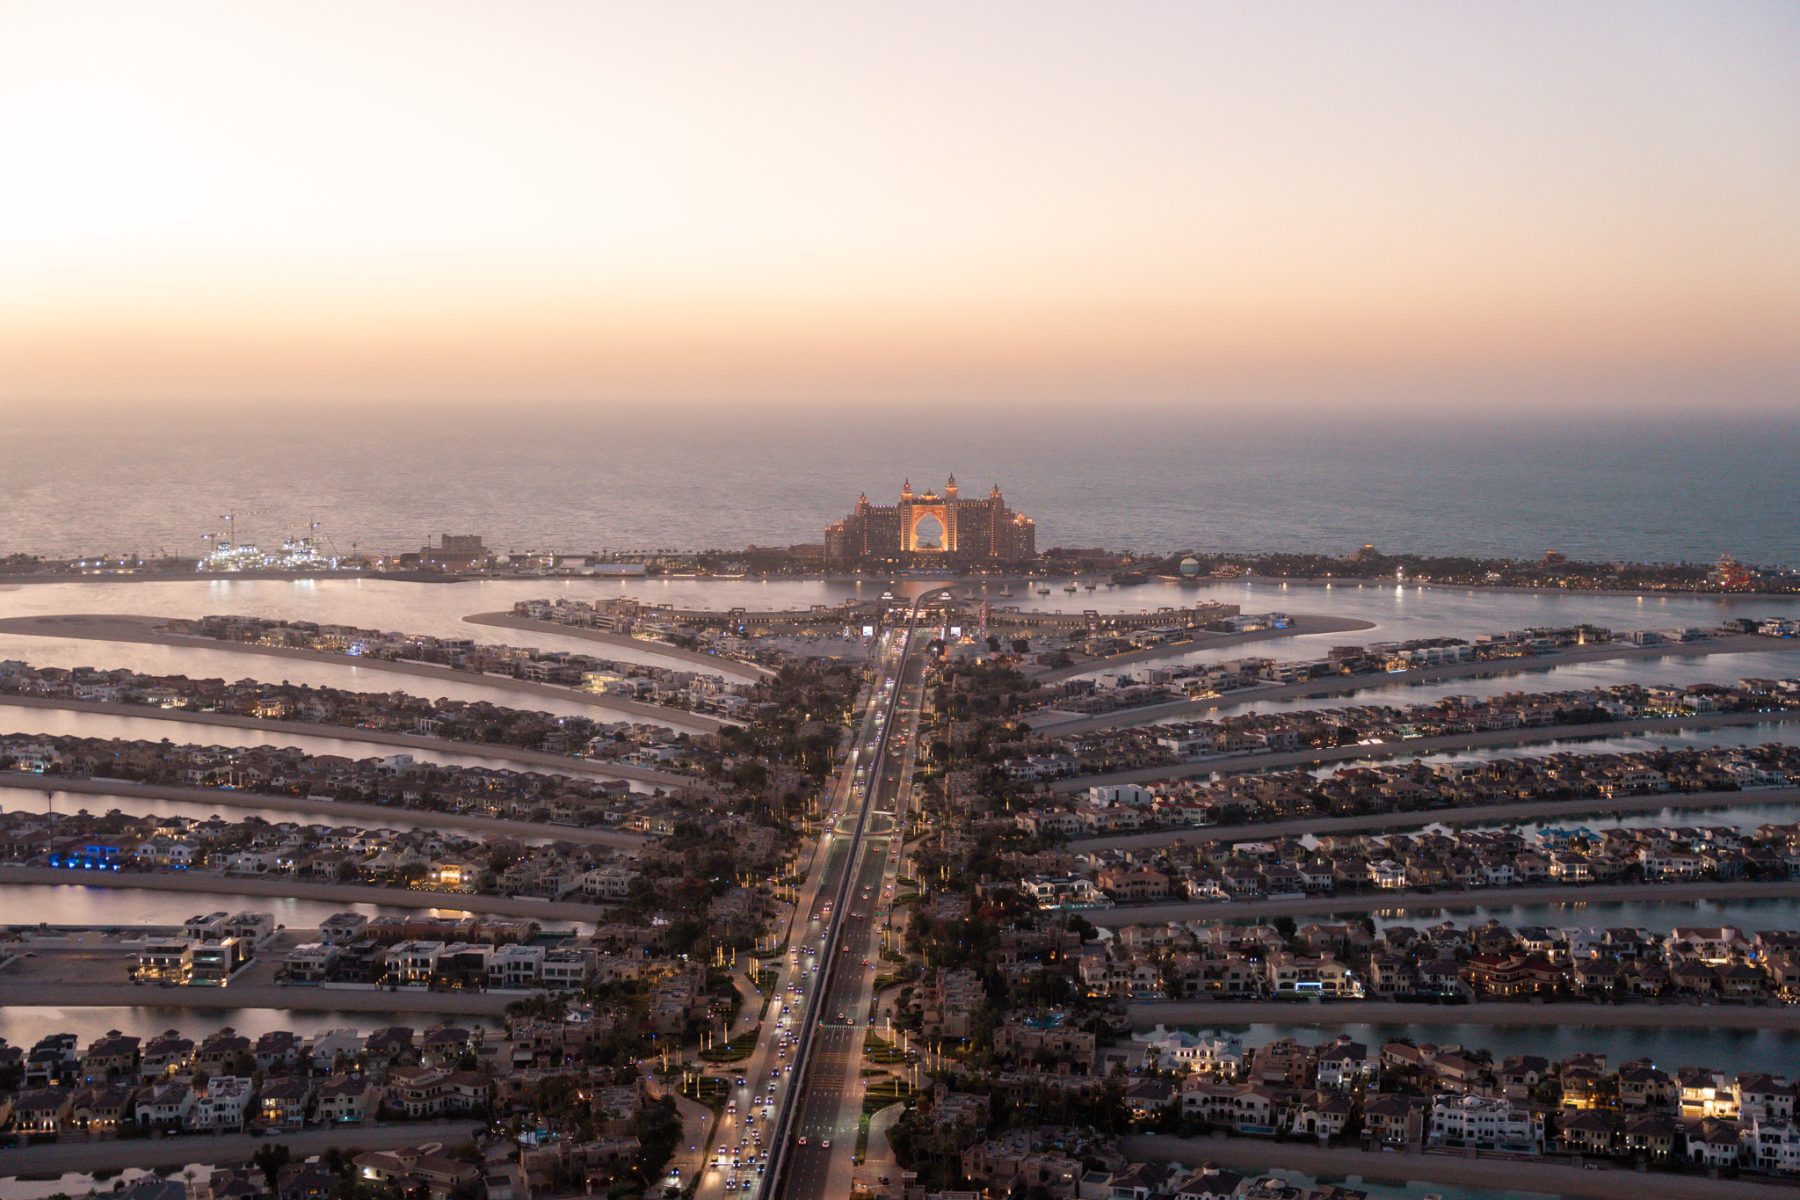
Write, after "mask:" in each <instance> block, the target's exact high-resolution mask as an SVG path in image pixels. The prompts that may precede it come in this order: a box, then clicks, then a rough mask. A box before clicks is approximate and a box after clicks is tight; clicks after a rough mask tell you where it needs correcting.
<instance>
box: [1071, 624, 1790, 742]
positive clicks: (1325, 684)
mask: <svg viewBox="0 0 1800 1200" xmlns="http://www.w3.org/2000/svg"><path fill="white" fill-rule="evenodd" d="M1772 650H1800V639H1796V638H1766V637H1757V636H1755V635H1752V634H1745V635H1743V636H1739V637H1725V638H1714V639H1712V640H1710V641H1705V642H1686V643H1682V644H1679V645H1668V646H1629V645H1626V646H1621V645H1612V644H1608V645H1605V646H1591V647H1584V648H1580V649H1575V650H1568V651H1564V652H1562V653H1560V654H1544V655H1536V656H1533V657H1531V658H1504V659H1495V660H1493V661H1490V662H1478V663H1453V664H1451V665H1449V666H1444V667H1427V668H1425V669H1423V670H1419V671H1403V672H1401V673H1399V674H1396V675H1378V674H1370V675H1341V676H1338V677H1337V678H1335V679H1317V680H1312V681H1310V682H1307V683H1282V684H1274V685H1271V686H1269V687H1261V688H1244V689H1242V690H1240V691H1235V692H1230V693H1228V694H1226V695H1223V696H1207V697H1205V698H1204V699H1200V700H1174V701H1170V702H1169V703H1167V704H1149V705H1143V706H1141V707H1138V708H1129V709H1120V710H1119V711H1118V712H1110V713H1100V714H1098V715H1096V716H1092V717H1082V718H1080V719H1078V720H1073V721H1065V722H1062V723H1061V724H1055V725H1045V726H1044V727H1043V731H1044V732H1045V733H1055V734H1064V733H1091V732H1093V731H1094V730H1096V729H1119V728H1122V727H1125V726H1129V725H1150V724H1154V723H1155V722H1157V721H1167V720H1172V719H1174V718H1176V717H1186V716H1192V715H1194V714H1196V713H1203V712H1212V711H1214V710H1216V709H1221V708H1231V707H1235V706H1236V705H1239V704H1250V703H1252V702H1259V701H1263V700H1298V699H1304V698H1306V697H1309V696H1337V695H1346V696H1347V695H1351V694H1357V695H1358V696H1359V699H1358V701H1357V702H1358V703H1361V704H1379V703H1382V701H1381V700H1380V699H1379V698H1377V697H1367V696H1362V695H1361V693H1364V692H1369V691H1375V690H1379V689H1382V688H1390V687H1406V686H1410V685H1412V684H1419V683H1437V682H1440V681H1442V680H1446V679H1471V678H1476V677H1487V676H1498V675H1522V674H1526V673H1528V672H1533V671H1549V670H1552V669H1554V668H1556V667H1563V666H1569V665H1571V664H1574V663H1589V662H1605V661H1608V660H1611V659H1624V658H1695V657H1699V656H1702V655H1709V654H1754V653H1759V652H1766V651H1772ZM1042 680H1043V681H1048V680H1049V676H1044V677H1042Z"/></svg>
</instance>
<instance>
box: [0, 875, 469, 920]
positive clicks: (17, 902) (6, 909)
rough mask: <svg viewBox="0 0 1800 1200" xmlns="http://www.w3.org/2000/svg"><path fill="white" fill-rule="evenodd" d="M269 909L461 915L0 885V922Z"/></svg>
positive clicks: (296, 916) (279, 914)
mask: <svg viewBox="0 0 1800 1200" xmlns="http://www.w3.org/2000/svg"><path fill="white" fill-rule="evenodd" d="M219 909H224V910H225V911H226V912H241V911H243V910H245V909H249V910H250V911H252V912H266V913H271V914H273V916H274V917H275V923H276V924H277V925H285V926H287V927H288V928H290V929H306V928H313V929H316V928H317V927H318V925H319V922H321V921H323V920H325V919H326V918H328V917H330V916H331V915H332V914H333V913H340V912H345V911H349V912H359V913H362V914H363V915H365V916H371V917H373V916H378V915H395V916H407V915H409V914H413V913H418V912H424V911H429V912H434V913H437V914H439V915H444V916H465V915H467V914H465V913H463V912H462V911H461V910H460V909H449V908H440V909H429V910H426V909H415V908H394V907H390V906H388V905H385V904H334V903H332V902H331V901H329V900H295V899H291V898H288V897H275V896H243V895H237V894H234V893H231V892H154V891H137V890H133V889H131V888H112V887H88V886H85V885H83V884H79V883H31V884H16V885H8V886H6V887H0V924H5V925H28V924H35V923H37V922H39V921H43V922H47V923H48V924H51V925H95V926H113V927H118V928H131V927H135V926H143V925H179V924H181V923H182V922H183V921H185V920H187V919H188V918H189V917H191V916H193V915H194V914H195V913H208V912H216V911H218V910H219Z"/></svg>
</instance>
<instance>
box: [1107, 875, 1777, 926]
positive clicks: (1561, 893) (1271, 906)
mask: <svg viewBox="0 0 1800 1200" xmlns="http://www.w3.org/2000/svg"><path fill="white" fill-rule="evenodd" d="M1796 898H1800V879H1772V880H1767V881H1760V880H1759V881H1750V880H1724V881H1718V880H1699V881H1696V882H1692V883H1687V882H1680V883H1593V884H1550V885H1541V884H1534V885H1532V886H1530V887H1504V888H1469V889H1464V890H1458V891H1441V892H1418V891H1395V892H1353V893H1350V894H1348V895H1342V896H1304V897H1301V898H1298V899H1294V900H1177V901H1174V902H1172V903H1171V902H1168V901H1163V902H1159V903H1153V904H1121V905H1115V906H1114V907H1112V908H1093V909H1081V910H1079V913H1080V916H1081V917H1082V918H1083V919H1084V920H1086V921H1087V922H1088V923H1089V924H1090V925H1094V926H1096V927H1098V928H1102V929H1118V928H1120V927H1122V926H1125V925H1169V924H1174V923H1176V922H1180V921H1212V920H1219V921H1227V920H1232V919H1235V918H1239V917H1302V916H1317V915H1335V914H1338V913H1367V912H1384V911H1388V910H1392V911H1394V912H1412V911H1422V912H1432V911H1436V910H1440V909H1441V910H1443V911H1446V912H1453V911H1457V910H1475V909H1483V908H1511V907H1515V906H1517V905H1523V904H1565V905H1566V904H1625V903H1631V902H1633V901H1638V902H1643V903H1650V904H1669V905H1678V904H1691V903H1693V902H1694V901H1696V900H1792V899H1796Z"/></svg>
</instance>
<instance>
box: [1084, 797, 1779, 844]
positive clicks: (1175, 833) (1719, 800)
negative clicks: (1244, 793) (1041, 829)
mask: <svg viewBox="0 0 1800 1200" xmlns="http://www.w3.org/2000/svg"><path fill="white" fill-rule="evenodd" d="M1789 801H1792V802H1796V803H1800V788H1759V789H1757V790H1755V791H1736V792H1656V793H1653V794H1651V795H1648V796H1623V797H1619V796H1615V797H1612V798H1610V799H1609V798H1607V797H1604V796H1587V797H1583V798H1582V799H1580V800H1529V801H1523V802H1521V803H1518V804H1495V805H1478V806H1472V807H1465V808H1445V809H1431V810H1426V811H1423V812H1387V813H1368V814H1366V815H1363V816H1356V817H1297V818H1295V819H1293V820H1290V821H1266V822H1263V823H1261V824H1249V825H1189V826H1184V827H1182V828H1180V829H1159V830H1157V831H1155V832H1154V833H1116V834H1102V835H1100V836H1098V837H1085V838H1073V839H1071V840H1070V841H1069V844H1068V849H1069V850H1071V851H1072V852H1074V853H1077V854H1079V853H1081V852H1082V851H1086V850H1144V849H1148V848H1149V847H1151V846H1173V845H1176V844H1178V843H1186V844H1188V845H1201V844H1204V843H1210V842H1235V841H1242V840H1244V839H1247V838H1274V837H1299V836H1302V835H1305V834H1309V833H1310V834H1315V835H1317V834H1327V833H1366V832H1369V831H1371V830H1386V829H1409V828H1417V827H1419V826H1423V825H1486V824H1490V823H1491V824H1499V823H1503V822H1507V821H1536V820H1547V819H1558V818H1562V817H1598V816H1607V815H1611V814H1613V813H1636V812H1660V811H1662V810H1663V809H1665V808H1727V807H1729V806H1731V805H1733V804H1740V803H1741V804H1769V803H1784V802H1789ZM1706 823H1707V822H1706V821H1704V820H1702V821H1701V822H1700V824H1706Z"/></svg>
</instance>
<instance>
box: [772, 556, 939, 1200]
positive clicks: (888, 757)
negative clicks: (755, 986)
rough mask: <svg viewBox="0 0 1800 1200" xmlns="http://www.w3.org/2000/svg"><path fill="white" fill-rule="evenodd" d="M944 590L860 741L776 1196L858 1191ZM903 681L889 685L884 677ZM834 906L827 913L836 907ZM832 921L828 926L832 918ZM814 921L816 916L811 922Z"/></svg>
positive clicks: (777, 1163) (822, 920)
mask: <svg viewBox="0 0 1800 1200" xmlns="http://www.w3.org/2000/svg"><path fill="white" fill-rule="evenodd" d="M935 590H936V589H935V588H928V589H926V590H925V591H923V592H921V593H920V594H919V596H918V597H917V598H916V599H915V600H914V605H913V609H912V615H911V618H910V619H909V621H908V622H907V625H906V627H905V630H904V633H903V634H901V635H899V636H898V641H899V648H900V654H899V655H898V656H897V657H896V658H895V659H893V660H892V661H891V662H884V663H883V664H882V667H881V669H880V671H879V672H878V675H879V676H882V677H884V681H883V682H881V683H879V684H878V686H877V688H876V690H875V694H874V697H873V700H872V705H871V710H872V719H873V721H874V723H875V727H876V728H875V734H874V736H873V737H869V736H867V735H866V730H865V736H864V739H863V741H862V743H861V748H862V749H863V750H864V751H865V752H867V753H869V754H872V755H874V759H873V768H872V770H871V771H870V775H871V778H870V779H869V786H868V787H866V788H865V789H863V795H864V799H863V801H862V808H861V811H860V812H859V813H858V814H857V818H856V819H857V829H858V832H857V834H856V835H855V838H854V841H853V842H852V843H851V845H850V846H849V847H848V849H847V851H846V855H845V859H844V861H845V869H846V872H847V873H846V875H845V877H844V879H843V880H842V881H841V882H840V884H839V887H838V891H837V896H836V898H835V899H833V900H829V901H828V900H827V899H826V898H825V895H828V894H829V893H826V894H825V895H822V896H821V897H820V898H819V899H818V900H817V901H816V904H817V912H816V915H817V916H818V918H819V926H820V928H821V930H822V931H823V937H822V941H823V947H822V951H821V952H822V953H823V955H824V956H825V958H826V960H827V961H826V966H825V968H824V978H823V981H822V983H821V985H820V990H819V994H818V995H816V996H815V997H814V999H813V1002H812V1003H811V1004H810V1005H808V1007H807V1009H806V1012H805V1025H804V1027H803V1028H802V1030H801V1033H800V1039H801V1040H800V1046H801V1050H800V1054H799V1057H798V1058H797V1060H796V1072H797V1074H798V1079H799V1090H798V1091H797V1092H795V1093H792V1094H790V1096H789V1097H788V1098H787V1099H788V1101H789V1102H788V1103H786V1104H784V1106H783V1108H782V1111H781V1116H780V1119H779V1120H778V1121H777V1124H776V1131H775V1135H774V1136H775V1145H776V1155H775V1158H774V1161H773V1162H772V1164H771V1173H772V1174H773V1176H774V1180H775V1184H774V1188H773V1190H772V1191H771V1193H770V1194H772V1195H775V1196H779V1197H783V1198H786V1200H837V1198H838V1197H842V1196H847V1195H849V1194H850V1193H851V1191H852V1189H853V1187H854V1184H855V1181H856V1173H857V1164H856V1162H855V1151H856V1134H857V1129H858V1126H859V1124H860V1119H861V1116H862V1109H863V1100H864V1096H865V1094H866V1089H867V1084H866V1081H865V1080H864V1078H863V1076H862V1074H861V1069H862V1062H863V1042H864V1040H865V1038H866V1037H867V1035H868V1030H869V1027H870V1025H871V1024H872V1023H873V1021H874V1007H873V1006H874V993H875V978H876V976H877V974H878V973H879V971H880V967H879V963H880V961H881V931H882V928H883V927H884V926H885V925H886V924H887V923H888V922H889V921H890V920H891V917H892V904H893V897H894V891H895V882H894V881H895V878H896V877H897V875H898V874H899V856H900V847H901V842H902V840H903V838H904V834H905V823H906V820H907V817H908V809H909V805H910V794H911V776H912V769H913V753H914V751H915V749H916V744H917V736H918V723H919V713H920V710H921V708H922V706H923V703H924V690H925V677H926V663H925V661H924V659H923V656H921V655H917V654H912V653H909V652H908V651H909V648H910V643H911V642H912V641H914V640H920V639H922V638H923V636H924V635H923V634H922V633H919V634H914V632H913V630H914V627H915V626H916V623H917V619H918V610H919V604H920V603H921V602H922V601H923V599H924V598H925V597H926V596H928V595H930V594H932V592H934V591H935ZM889 676H891V677H892V678H893V679H894V686H893V687H892V688H891V689H890V688H888V687H887V685H886V683H885V677H889ZM861 766H863V764H855V765H852V766H850V767H847V768H846V771H845V779H846V782H847V783H848V785H849V786H850V788H851V789H852V790H853V791H854V790H855V789H856V785H857V782H858V780H857V778H856V776H855V774H854V772H855V770H857V769H858V767H861ZM828 903H829V904H831V905H833V906H835V909H836V911H835V912H827V911H826V906H827V904H828ZM827 921H829V922H830V926H829V928H828V929H826V928H825V926H826V922H827ZM810 925H811V921H810V920H809V927H810Z"/></svg>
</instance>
